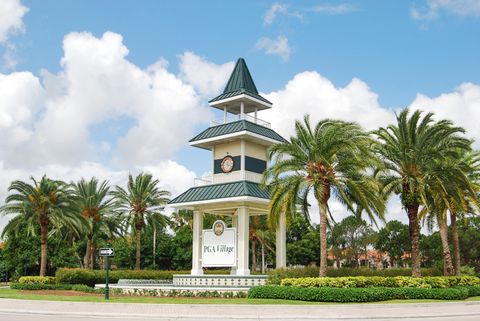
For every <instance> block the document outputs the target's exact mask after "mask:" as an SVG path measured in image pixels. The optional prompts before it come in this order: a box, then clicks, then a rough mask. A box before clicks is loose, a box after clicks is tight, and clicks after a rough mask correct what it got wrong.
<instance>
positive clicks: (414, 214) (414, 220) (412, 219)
mask: <svg viewBox="0 0 480 321" xmlns="http://www.w3.org/2000/svg"><path fill="white" fill-rule="evenodd" d="M418 207H419V205H418V204H414V205H409V206H407V213H408V223H409V227H410V239H411V241H412V276H413V277H420V276H422V273H421V271H420V263H421V257H420V226H419V225H418Z"/></svg>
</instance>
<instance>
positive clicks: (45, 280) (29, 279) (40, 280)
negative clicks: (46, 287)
mask: <svg viewBox="0 0 480 321" xmlns="http://www.w3.org/2000/svg"><path fill="white" fill-rule="evenodd" d="M18 283H22V284H55V283H56V278H55V277H53V276H22V277H21V278H19V279H18Z"/></svg>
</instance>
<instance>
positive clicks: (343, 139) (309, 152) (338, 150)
mask: <svg viewBox="0 0 480 321" xmlns="http://www.w3.org/2000/svg"><path fill="white" fill-rule="evenodd" d="M371 144H372V139H371V138H370V137H369V135H368V134H367V133H365V132H364V131H363V130H362V128H361V127H360V126H359V125H357V124H355V123H350V122H344V121H339V120H330V119H327V120H323V121H320V122H319V123H318V124H317V125H316V126H315V127H314V128H312V126H311V125H310V120H309V116H308V115H306V116H305V117H304V121H303V123H302V122H300V121H296V122H295V136H292V137H291V138H290V142H286V143H279V144H275V145H273V146H272V147H271V148H270V150H269V159H270V160H274V163H273V166H271V167H270V168H269V169H267V170H266V171H265V173H264V177H263V182H264V183H268V184H269V186H270V188H271V193H272V200H271V202H270V205H269V213H268V219H269V222H270V224H271V225H272V224H278V221H279V217H280V214H281V213H285V214H286V218H287V219H288V220H290V219H291V217H292V216H293V215H295V213H296V206H297V204H299V203H300V204H301V207H302V209H303V211H304V212H306V214H307V215H308V202H307V196H308V195H309V193H310V192H312V193H313V196H314V197H315V199H316V201H317V203H318V206H319V216H320V276H326V269H327V219H328V218H327V214H328V201H329V200H330V198H331V196H333V197H334V198H335V199H336V200H338V201H340V202H341V203H342V204H344V205H345V206H346V207H347V208H348V209H349V210H350V211H352V212H355V213H357V214H360V213H361V212H362V211H363V210H364V211H366V212H367V214H368V216H369V217H370V218H371V219H374V218H375V216H378V217H383V213H384V210H385V202H384V200H383V199H382V198H381V197H380V196H379V185H378V182H377V181H376V180H375V179H374V178H373V177H372V176H371V175H369V174H368V170H369V169H370V168H371V167H372V166H373V165H375V163H376V162H377V159H376V157H375V155H374V154H373V153H372V152H371V148H370V146H371Z"/></svg>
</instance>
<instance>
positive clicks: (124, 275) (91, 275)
mask: <svg viewBox="0 0 480 321" xmlns="http://www.w3.org/2000/svg"><path fill="white" fill-rule="evenodd" d="M174 274H190V271H162V270H111V271H110V272H109V275H108V279H109V282H111V283H117V282H118V280H120V279H136V280H145V279H148V280H171V279H173V275H174ZM205 274H230V270H207V271H205ZM55 277H56V279H57V283H65V284H85V285H88V286H92V287H93V286H94V285H95V284H98V283H105V270H89V269H67V268H62V269H58V270H57V272H56V273H55Z"/></svg>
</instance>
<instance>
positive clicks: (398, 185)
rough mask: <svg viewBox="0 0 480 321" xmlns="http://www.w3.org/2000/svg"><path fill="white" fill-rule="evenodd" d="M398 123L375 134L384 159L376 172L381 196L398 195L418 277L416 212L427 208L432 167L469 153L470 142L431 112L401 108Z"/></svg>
mask: <svg viewBox="0 0 480 321" xmlns="http://www.w3.org/2000/svg"><path fill="white" fill-rule="evenodd" d="M396 118H397V123H396V124H394V125H389V126H388V127H386V128H383V127H382V128H380V129H378V130H377V131H375V134H376V136H377V137H378V144H376V145H375V150H376V153H377V154H378V155H379V156H380V158H381V159H382V160H383V166H382V167H381V168H380V169H379V171H378V178H379V180H380V181H381V182H382V185H383V192H384V195H390V194H392V193H395V194H397V195H400V198H401V201H402V205H403V207H404V208H405V211H406V213H407V216H408V221H409V227H410V238H411V242H412V276H420V275H421V273H420V262H421V258H420V226H419V222H418V213H419V208H420V207H421V206H428V202H427V196H428V192H429V186H428V184H427V182H426V181H427V180H428V178H429V176H431V175H434V174H433V173H432V170H433V167H432V164H434V163H436V162H441V161H442V160H445V159H448V158H454V157H455V155H456V153H457V150H459V149H460V150H468V149H469V148H470V144H471V142H470V140H468V139H466V138H463V137H462V136H461V134H463V133H464V130H463V128H461V127H455V126H453V124H452V122H451V121H448V120H440V121H434V120H433V113H428V114H426V115H422V112H421V111H418V110H417V111H415V112H413V113H410V112H409V110H408V109H404V110H403V111H402V112H401V113H400V114H399V115H397V117H396Z"/></svg>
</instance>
